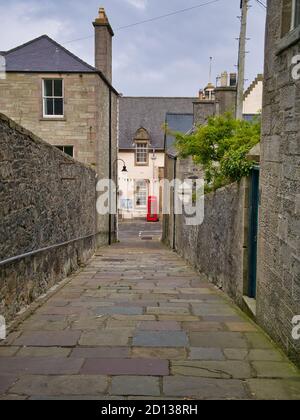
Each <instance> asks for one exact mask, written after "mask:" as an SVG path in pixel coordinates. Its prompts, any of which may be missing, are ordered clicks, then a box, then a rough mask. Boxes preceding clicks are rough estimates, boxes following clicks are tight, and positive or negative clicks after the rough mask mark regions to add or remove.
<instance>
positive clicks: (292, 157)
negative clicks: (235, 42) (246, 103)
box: [257, 0, 300, 363]
mask: <svg viewBox="0 0 300 420" xmlns="http://www.w3.org/2000/svg"><path fill="white" fill-rule="evenodd" d="M265 51H266V52H265V82H264V83H265V88H264V98H263V112H262V120H263V129H262V144H261V176H260V190H261V193H260V196H261V198H260V201H261V206H260V221H259V229H260V234H259V257H258V290H257V319H258V322H259V323H260V324H261V325H262V326H263V327H264V328H265V329H266V330H267V331H268V333H269V334H270V335H271V336H272V337H273V338H274V339H275V340H276V341H277V342H278V343H279V344H280V345H281V346H282V347H283V348H284V349H285V350H286V351H287V352H288V354H289V355H290V356H291V358H293V359H294V360H296V361H297V362H298V363H299V362H300V340H299V339H297V337H298V334H296V332H297V331H296V327H297V322H298V325H299V319H298V321H297V319H296V318H295V317H297V316H299V315H300V72H299V68H300V66H299V62H300V1H299V0H272V1H269V2H268V10H267V30H266V49H265ZM293 321H294V324H293ZM293 328H294V334H293Z"/></svg>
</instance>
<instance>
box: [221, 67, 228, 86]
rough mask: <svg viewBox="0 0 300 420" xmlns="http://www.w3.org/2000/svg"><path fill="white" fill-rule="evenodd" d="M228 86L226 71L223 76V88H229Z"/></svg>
mask: <svg viewBox="0 0 300 420" xmlns="http://www.w3.org/2000/svg"><path fill="white" fill-rule="evenodd" d="M227 86H228V73H227V71H224V72H223V73H222V74H221V87H227Z"/></svg>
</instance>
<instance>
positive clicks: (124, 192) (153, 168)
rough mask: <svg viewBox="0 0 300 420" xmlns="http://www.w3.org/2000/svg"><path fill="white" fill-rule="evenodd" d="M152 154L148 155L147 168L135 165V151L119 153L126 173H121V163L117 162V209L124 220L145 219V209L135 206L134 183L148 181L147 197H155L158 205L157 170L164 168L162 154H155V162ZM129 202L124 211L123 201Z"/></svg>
mask: <svg viewBox="0 0 300 420" xmlns="http://www.w3.org/2000/svg"><path fill="white" fill-rule="evenodd" d="M151 158H152V152H151V153H149V165H148V166H136V165H135V151H132V152H119V159H122V160H124V161H125V163H126V167H127V170H128V172H127V173H123V172H122V169H123V163H122V162H121V161H119V162H118V171H119V192H120V194H119V209H120V213H121V214H122V216H123V217H124V218H128V219H131V218H135V217H146V215H147V207H144V208H141V207H137V206H136V205H135V181H136V180H148V181H149V183H148V196H149V195H154V196H156V197H157V200H158V204H159V168H162V167H164V166H165V154H164V152H156V160H155V161H153V160H152V159H151ZM125 200H129V203H130V209H129V210H126V209H124V205H123V204H124V201H125Z"/></svg>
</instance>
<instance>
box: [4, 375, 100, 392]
mask: <svg viewBox="0 0 300 420" xmlns="http://www.w3.org/2000/svg"><path fill="white" fill-rule="evenodd" d="M107 387H108V379H107V378H106V377H105V376H99V375H98V376H94V375H93V376H85V375H67V376H61V375H58V376H48V375H47V376H44V375H34V376H32V375H26V376H23V377H22V378H21V379H20V380H19V381H18V382H17V383H16V384H15V385H14V386H13V387H12V388H11V390H10V392H12V393H15V394H21V395H28V396H31V395H34V396H55V395H56V396H67V395H69V396H71V395H73V396H74V395H76V396H77V395H81V396H83V395H97V394H99V395H102V394H103V393H104V392H105V391H106V390H107Z"/></svg>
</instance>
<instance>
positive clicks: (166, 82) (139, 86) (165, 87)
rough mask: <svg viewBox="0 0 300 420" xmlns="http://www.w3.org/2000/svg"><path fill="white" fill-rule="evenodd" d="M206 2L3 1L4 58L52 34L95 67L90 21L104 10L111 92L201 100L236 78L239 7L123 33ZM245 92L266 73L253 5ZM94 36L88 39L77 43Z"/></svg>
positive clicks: (260, 18) (259, 15) (229, 3)
mask: <svg viewBox="0 0 300 420" xmlns="http://www.w3.org/2000/svg"><path fill="white" fill-rule="evenodd" d="M208 1H209V0H88V1H85V2H84V1H82V0H42V1H41V0H10V1H9V2H8V1H7V0H0V51H1V50H2V51H5V50H8V49H10V48H13V47H16V46H18V45H20V44H23V43H24V42H27V41H29V40H31V39H34V38H36V37H38V36H40V35H43V34H47V35H49V36H50V37H51V38H53V39H55V40H56V41H57V42H59V43H61V44H62V45H63V46H64V47H66V48H67V49H69V50H70V51H72V52H73V53H75V54H76V55H78V56H79V57H80V58H82V59H83V60H85V61H86V62H88V63H89V64H92V65H94V39H93V30H94V28H93V26H92V22H93V21H94V20H95V18H96V16H97V14H98V9H99V7H105V9H106V13H107V15H108V17H109V20H110V23H111V26H112V27H113V29H114V31H115V37H114V40H113V85H114V86H115V88H116V89H117V90H118V91H119V92H120V93H123V94H124V95H126V96H197V93H198V91H199V89H202V88H204V87H205V86H206V84H207V82H208V79H209V57H211V56H212V57H213V69H212V74H213V82H214V81H215V80H216V77H217V76H218V75H219V74H220V73H221V72H223V71H224V70H227V71H228V72H234V71H236V64H237V57H238V41H237V38H238V36H239V30H240V21H239V19H238V16H239V15H240V0H219V1H218V2H216V3H215V4H210V5H206V6H203V7H200V8H197V9H194V10H191V11H187V12H184V13H180V14H177V15H173V16H170V17H167V18H164V19H161V20H158V21H153V22H149V23H144V24H142V25H137V26H132V27H131V28H127V29H119V28H121V27H124V26H126V25H130V24H133V23H136V22H140V21H143V20H147V19H151V18H153V17H156V16H160V15H164V14H168V13H171V12H173V11H176V10H180V9H184V8H188V7H193V6H195V5H198V4H201V3H206V2H208ZM250 4H251V8H250V9H249V20H248V34H247V36H248V38H250V39H249V41H248V43H247V52H248V53H247V61H246V78H247V80H246V85H249V84H250V83H251V82H252V80H253V79H254V78H255V77H256V75H257V74H258V73H262V72H263V54H264V33H265V17H266V13H265V10H264V9H263V8H262V7H261V6H259V5H258V4H257V2H256V0H251V1H250ZM83 37H89V38H87V39H84V40H80V41H75V42H69V41H73V40H78V39H79V38H83Z"/></svg>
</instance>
